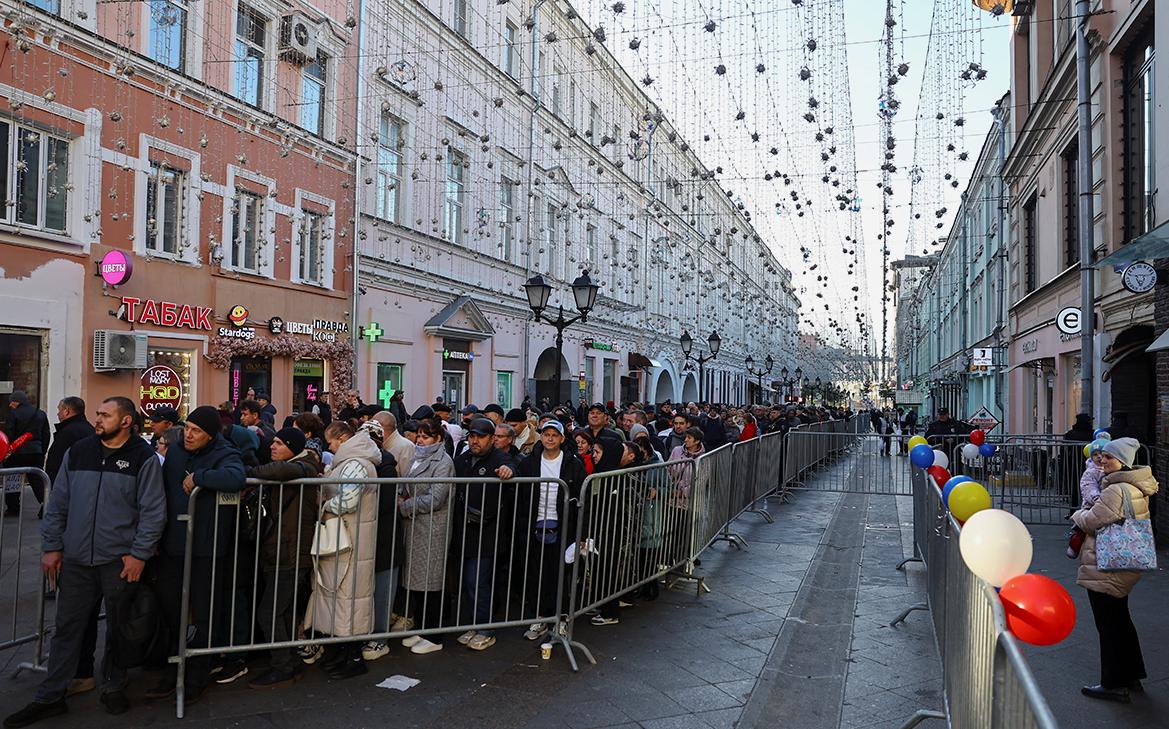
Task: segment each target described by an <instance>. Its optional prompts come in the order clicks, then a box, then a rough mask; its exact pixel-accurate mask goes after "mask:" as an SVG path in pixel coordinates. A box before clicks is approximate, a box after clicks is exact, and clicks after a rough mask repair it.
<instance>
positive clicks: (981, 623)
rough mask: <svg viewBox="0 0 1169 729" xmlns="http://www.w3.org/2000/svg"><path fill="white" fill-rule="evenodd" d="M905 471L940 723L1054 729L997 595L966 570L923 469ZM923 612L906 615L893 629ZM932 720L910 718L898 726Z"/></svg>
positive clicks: (953, 530) (956, 530)
mask: <svg viewBox="0 0 1169 729" xmlns="http://www.w3.org/2000/svg"><path fill="white" fill-rule="evenodd" d="M913 470H914V476H913V479H912V482H913V487H914V498H913V519H914V541H915V553H916V554H918V555H920V557H921V560H922V561H923V562H924V563H925V566H926V593H927V598H928V601H929V603H928V608H929V610H930V615H931V618H932V624H933V628H934V636H935V638H936V640H937V646H938V653H939V655H940V656H941V659H942V672H943V684H944V689H945V702H946V714H945V716H944V717H941V718H946V719H947V720H948V722H949V725H950V726H951V727H954V728H955V729H966V728H967V727H970V728H976V729H986V728H992V729H993V728H997V727H1002V728H1003V729H1008V728H1009V729H1016V728H1020V729H1030V728H1032V727H1034V728H1035V729H1055V728H1056V726H1057V725H1056V722H1055V718H1054V715H1053V714H1052V713H1051V709H1050V707H1049V706H1048V704H1047V701H1046V699H1045V698H1044V697H1043V695H1042V693H1041V692H1040V690H1039V687H1038V684H1037V683H1036V681H1035V677H1034V675H1033V674H1032V673H1031V669H1030V667H1029V666H1028V665H1027V662H1026V660H1025V659H1024V658H1023V656H1022V653H1021V652H1020V651H1019V648H1018V644H1017V642H1016V639H1015V637H1014V636H1013V635H1012V634H1011V633H1010V632H1009V631H1008V630H1007V628H1006V621H1005V618H1004V615H1003V610H1002V604H1001V602H1000V601H999V598H998V594H997V592H996V591H995V590H994V588H993V587H991V586H990V585H989V584H987V583H986V582H984V581H983V580H982V579H980V578H979V577H977V576H976V575H975V574H974V573H973V572H971V571H970V570H969V569H968V568H967V567H966V564H965V562H964V561H963V560H962V554H961V551H960V550H959V535H960V534H961V528H960V527H959V525H958V523H957V522H956V521H954V519H953V518H952V517H951V516H950V514H949V513H948V512H947V510H946V508H945V505H944V504H943V503H942V499H941V492H940V491H939V490H938V489H937V488H936V487H935V486H934V485H933V484H932V483H931V481H930V479H929V478H927V477H926V476H925V473H924V471H922V470H921V469H917V468H915V469H913ZM925 607H927V606H924V605H923V606H914V607H911V608H909V609H907V610H906V611H905V612H903V613H902V614H901V615H900V616H898V617H897V618H896V619H895V620H894V621H893V624H896V623H898V622H901V621H902V620H904V619H905V617H906V616H907V615H908V614H909V612H910V611H911V610H914V609H922V608H925ZM933 716H937V714H935V713H934V712H928V711H923V712H918V714H917V715H915V716H914V717H913V718H912V719H910V720H909V721H908V722H907V723H906V724H905V726H906V727H910V726H914V725H915V724H917V723H918V722H919V721H921V720H922V719H923V718H926V717H933Z"/></svg>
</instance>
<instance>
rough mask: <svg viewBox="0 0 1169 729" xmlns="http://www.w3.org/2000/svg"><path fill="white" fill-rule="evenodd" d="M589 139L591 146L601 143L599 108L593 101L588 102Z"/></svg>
mask: <svg viewBox="0 0 1169 729" xmlns="http://www.w3.org/2000/svg"><path fill="white" fill-rule="evenodd" d="M588 137H589V141H590V142H592V143H593V146H594V147H596V146H599V145H600V144H601V110H600V109H598V108H597V105H596V104H594V103H593V102H591V101H590V102H589V131H588Z"/></svg>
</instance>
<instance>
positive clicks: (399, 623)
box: [390, 615, 414, 633]
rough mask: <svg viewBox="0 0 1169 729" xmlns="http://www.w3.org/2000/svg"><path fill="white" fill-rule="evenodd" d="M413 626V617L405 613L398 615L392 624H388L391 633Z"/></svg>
mask: <svg viewBox="0 0 1169 729" xmlns="http://www.w3.org/2000/svg"><path fill="white" fill-rule="evenodd" d="M413 627H414V618H408V617H406V616H405V615H399V616H398V619H397V620H395V621H394V624H393V625H391V626H390V632H391V633H401V632H403V631H406V630H410V629H411V628H413Z"/></svg>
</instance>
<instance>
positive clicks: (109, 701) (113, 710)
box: [100, 691, 130, 715]
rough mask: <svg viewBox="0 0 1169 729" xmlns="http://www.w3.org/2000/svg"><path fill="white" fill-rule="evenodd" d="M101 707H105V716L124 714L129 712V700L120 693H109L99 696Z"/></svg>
mask: <svg viewBox="0 0 1169 729" xmlns="http://www.w3.org/2000/svg"><path fill="white" fill-rule="evenodd" d="M100 701H101V705H102V706H104V707H106V713H107V714H114V715H117V714H125V713H126V712H127V711H129V710H130V700H129V699H127V698H126V694H125V693H123V692H121V691H110V692H109V693H106V694H102V695H101V699H100Z"/></svg>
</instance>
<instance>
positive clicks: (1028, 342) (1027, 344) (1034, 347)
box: [1019, 339, 1039, 354]
mask: <svg viewBox="0 0 1169 729" xmlns="http://www.w3.org/2000/svg"><path fill="white" fill-rule="evenodd" d="M1019 349H1020V350H1022V352H1023V354H1031V353H1032V352H1038V351H1039V340H1038V339H1024V340H1023V343H1022V344H1020V345H1019Z"/></svg>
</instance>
